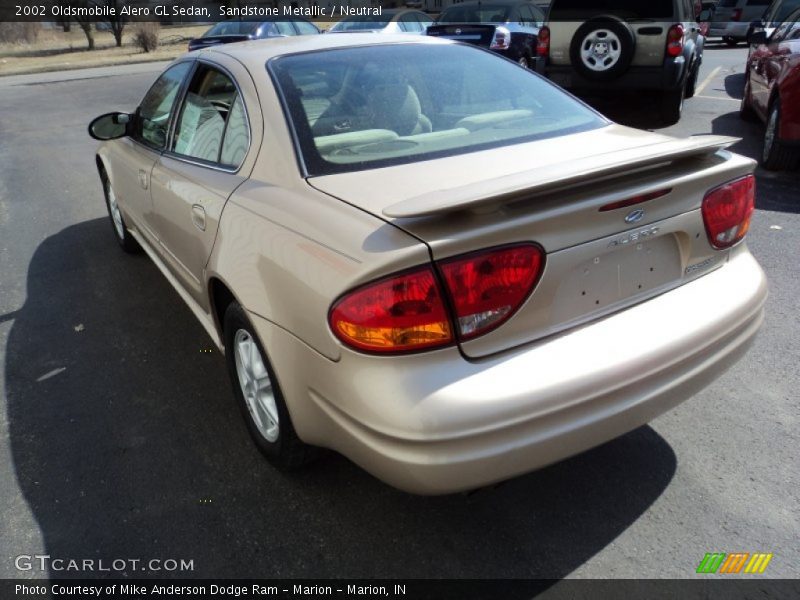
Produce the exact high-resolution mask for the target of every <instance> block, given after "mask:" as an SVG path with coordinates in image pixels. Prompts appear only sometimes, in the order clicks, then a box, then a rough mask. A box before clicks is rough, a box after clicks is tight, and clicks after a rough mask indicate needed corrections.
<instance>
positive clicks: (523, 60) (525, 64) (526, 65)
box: [517, 54, 531, 69]
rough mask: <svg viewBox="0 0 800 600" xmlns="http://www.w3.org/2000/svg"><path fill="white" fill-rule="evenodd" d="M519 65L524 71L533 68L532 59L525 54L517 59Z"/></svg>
mask: <svg viewBox="0 0 800 600" xmlns="http://www.w3.org/2000/svg"><path fill="white" fill-rule="evenodd" d="M517 64H518V65H519V66H520V67H522V68H523V69H530V68H531V57H530V56H528V55H527V54H523V55H522V56H520V57H519V58H518V59H517Z"/></svg>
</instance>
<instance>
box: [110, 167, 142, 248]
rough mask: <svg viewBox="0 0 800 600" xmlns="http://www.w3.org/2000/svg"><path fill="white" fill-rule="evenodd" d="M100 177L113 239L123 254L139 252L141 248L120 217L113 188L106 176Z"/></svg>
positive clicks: (120, 212)
mask: <svg viewBox="0 0 800 600" xmlns="http://www.w3.org/2000/svg"><path fill="white" fill-rule="evenodd" d="M100 177H101V179H102V181H103V194H105V197H106V208H107V209H108V216H109V218H110V219H111V228H112V229H113V231H114V237H115V238H116V239H117V242H118V243H119V245H120V247H121V248H122V249H123V250H124V251H125V252H128V253H130V254H134V253H136V252H141V250H142V248H141V246H139V243H138V242H137V241H136V240H135V239H133V236H132V235H131V234H130V232H129V231H128V226H127V225H126V223H125V217H124V216H123V215H122V211H121V210H120V208H119V203H118V202H117V194H116V193H115V192H114V188H113V187H112V186H111V182H110V181H109V180H108V175H106V174H105V173H101V175H100Z"/></svg>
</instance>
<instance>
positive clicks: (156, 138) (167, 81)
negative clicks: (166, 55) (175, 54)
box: [135, 62, 192, 150]
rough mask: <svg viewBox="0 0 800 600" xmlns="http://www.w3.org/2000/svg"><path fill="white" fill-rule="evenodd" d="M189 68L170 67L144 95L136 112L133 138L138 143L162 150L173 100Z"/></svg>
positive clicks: (185, 64) (184, 65)
mask: <svg viewBox="0 0 800 600" xmlns="http://www.w3.org/2000/svg"><path fill="white" fill-rule="evenodd" d="M191 66H192V63H190V62H182V63H179V64H177V65H175V66H173V67H170V68H169V69H167V70H166V71H165V72H164V73H163V74H162V75H161V77H159V78H158V79H157V80H156V82H155V83H154V84H153V86H152V87H151V88H150V89H149V90H148V92H147V94H145V96H144V99H143V100H142V103H141V104H140V105H139V111H138V115H139V119H138V124H137V131H136V135H135V137H136V138H137V139H138V140H139V141H141V142H144V143H145V144H147V145H148V146H151V147H153V148H155V149H158V150H160V149H162V148H164V146H165V145H166V143H167V130H168V128H169V122H170V117H171V116H172V112H173V107H174V105H175V98H176V96H177V94H178V90H180V88H181V84H182V83H183V80H184V79H185V78H186V75H187V74H188V73H189V69H190V68H191Z"/></svg>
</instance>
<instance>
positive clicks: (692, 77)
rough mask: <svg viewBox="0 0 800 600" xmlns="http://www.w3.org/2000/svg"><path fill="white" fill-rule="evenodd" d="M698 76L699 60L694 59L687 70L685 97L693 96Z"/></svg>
mask: <svg viewBox="0 0 800 600" xmlns="http://www.w3.org/2000/svg"><path fill="white" fill-rule="evenodd" d="M699 76H700V61H699V60H695V61H694V62H693V63H692V70H691V71H689V78H688V79H687V80H686V93H685V94H684V97H685V98H693V97H694V94H695V91H696V90H697V78H698V77H699Z"/></svg>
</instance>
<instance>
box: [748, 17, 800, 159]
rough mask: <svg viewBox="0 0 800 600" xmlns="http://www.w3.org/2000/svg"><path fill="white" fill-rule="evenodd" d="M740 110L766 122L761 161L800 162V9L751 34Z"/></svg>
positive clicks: (752, 118) (750, 117) (751, 118)
mask: <svg viewBox="0 0 800 600" xmlns="http://www.w3.org/2000/svg"><path fill="white" fill-rule="evenodd" d="M750 40H751V41H752V42H753V44H754V47H753V49H752V50H751V52H750V56H749V57H748V60H747V70H746V72H745V86H744V96H743V97H742V104H741V110H740V114H741V116H742V118H744V119H750V120H754V119H758V120H761V121H763V122H764V123H766V128H765V130H764V147H763V150H762V152H761V164H762V165H763V166H764V167H765V168H767V169H776V170H777V169H792V168H796V167H798V166H799V165H800V9H798V10H796V11H795V12H793V13H792V14H791V15H789V18H788V19H786V20H785V21H784V22H783V23H781V24H780V25H779V26H778V28H777V29H775V30H774V31H773V33H772V34H771V35H769V36H768V35H767V33H766V32H765V31H761V32H756V33H753V34H752V35H751V36H750Z"/></svg>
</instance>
